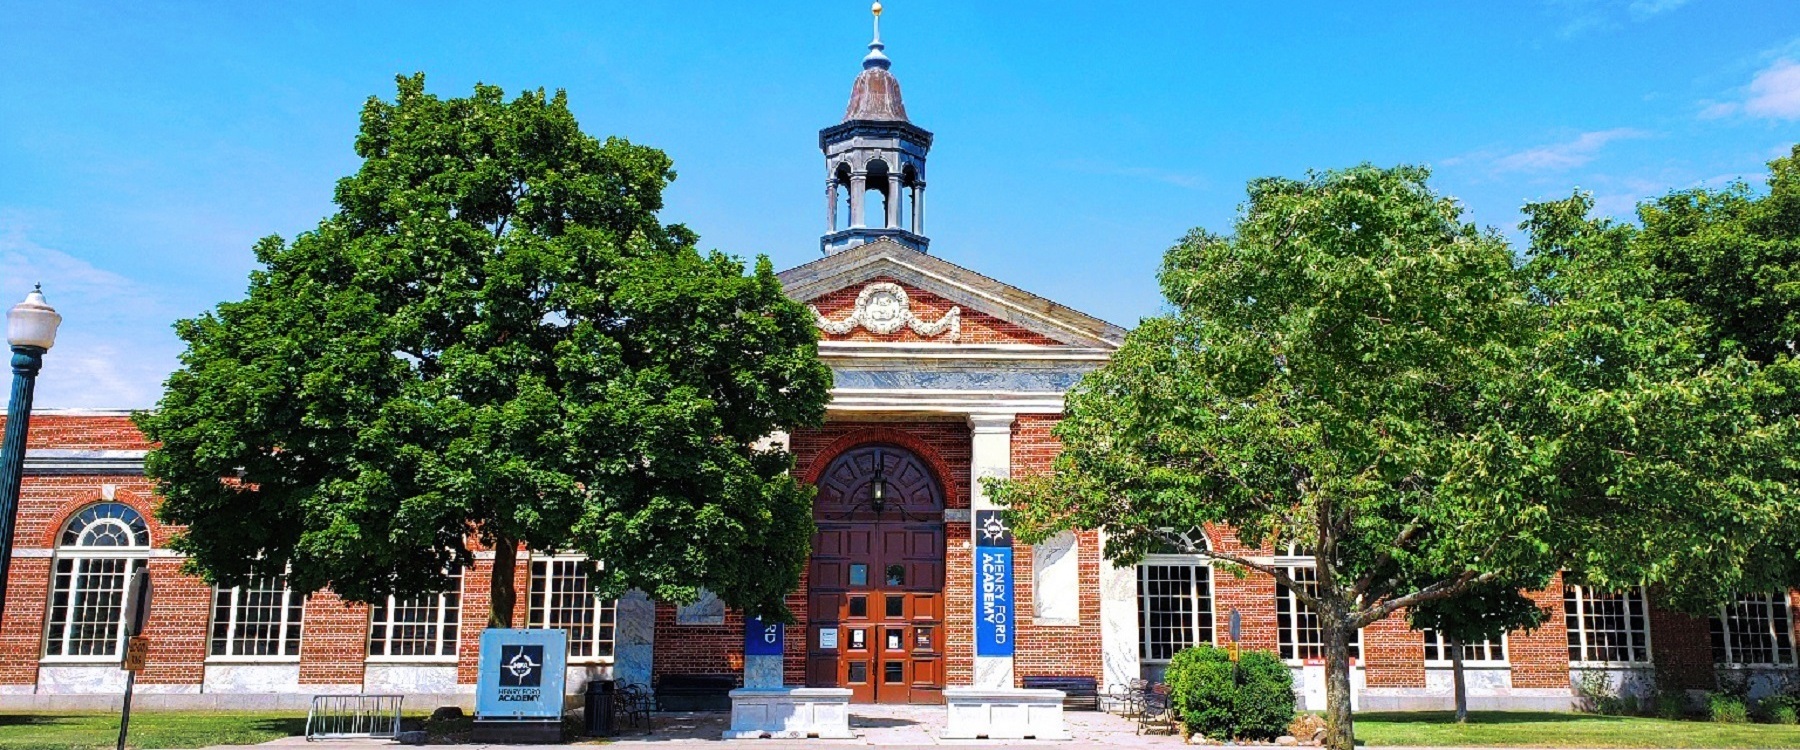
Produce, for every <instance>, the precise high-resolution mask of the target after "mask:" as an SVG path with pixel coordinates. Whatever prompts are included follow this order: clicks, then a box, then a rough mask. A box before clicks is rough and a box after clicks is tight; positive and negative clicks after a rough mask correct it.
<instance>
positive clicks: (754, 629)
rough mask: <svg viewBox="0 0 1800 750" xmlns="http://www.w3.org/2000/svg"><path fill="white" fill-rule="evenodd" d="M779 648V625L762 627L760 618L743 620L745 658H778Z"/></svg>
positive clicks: (780, 643) (770, 624)
mask: <svg viewBox="0 0 1800 750" xmlns="http://www.w3.org/2000/svg"><path fill="white" fill-rule="evenodd" d="M781 647H782V638H781V623H779V622H772V623H769V624H767V625H764V624H763V621H762V618H760V617H746V618H744V655H745V656H780V655H781V650H782V649H781Z"/></svg>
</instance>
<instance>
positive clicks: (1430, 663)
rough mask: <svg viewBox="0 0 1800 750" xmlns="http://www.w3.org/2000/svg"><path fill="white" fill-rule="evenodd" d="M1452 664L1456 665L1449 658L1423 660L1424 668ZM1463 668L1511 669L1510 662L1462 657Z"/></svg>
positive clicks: (1446, 666) (1443, 667) (1435, 667)
mask: <svg viewBox="0 0 1800 750" xmlns="http://www.w3.org/2000/svg"><path fill="white" fill-rule="evenodd" d="M1454 666H1456V662H1453V661H1450V660H1449V659H1444V660H1442V661H1437V660H1426V662H1425V668H1426V669H1449V668H1451V667H1454ZM1463 669H1512V662H1510V661H1475V660H1473V659H1464V660H1463Z"/></svg>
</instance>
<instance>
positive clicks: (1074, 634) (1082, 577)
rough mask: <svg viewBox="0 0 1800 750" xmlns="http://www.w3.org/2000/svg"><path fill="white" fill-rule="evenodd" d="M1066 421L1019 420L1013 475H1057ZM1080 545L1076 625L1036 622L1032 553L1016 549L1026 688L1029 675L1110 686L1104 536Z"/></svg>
mask: <svg viewBox="0 0 1800 750" xmlns="http://www.w3.org/2000/svg"><path fill="white" fill-rule="evenodd" d="M1060 420H1061V417H1059V416H1057V415H1052V414H1021V415H1019V416H1018V418H1017V420H1016V421H1015V422H1014V423H1013V434H1012V475H1013V476H1015V477H1027V476H1036V475H1041V474H1047V473H1049V472H1050V471H1051V468H1052V467H1051V464H1052V462H1053V461H1055V460H1056V455H1057V454H1058V453H1059V452H1061V451H1062V443H1061V441H1059V440H1057V439H1056V436H1055V435H1053V434H1051V432H1050V431H1051V429H1052V428H1054V427H1056V423H1057V422H1058V421H1060ZM964 538H967V537H964ZM1075 546H1076V555H1075V561H1076V571H1077V573H1076V581H1077V585H1078V592H1077V600H1076V601H1077V611H1078V613H1079V620H1078V623H1079V624H1076V625H1039V624H1037V623H1036V622H1035V621H1034V619H1033V616H1032V613H1033V612H1035V611H1036V603H1035V600H1034V595H1035V591H1034V582H1035V576H1034V575H1033V571H1032V560H1033V556H1032V548H1031V546H1030V545H1027V544H1022V543H1018V544H1015V547H1014V549H1013V586H1014V588H1013V606H1014V607H1015V608H1016V610H1015V612H1014V622H1015V623H1016V627H1017V634H1018V641H1017V643H1016V649H1015V652H1014V655H1013V675H1014V677H1015V679H1016V681H1017V682H1018V683H1019V685H1020V686H1023V685H1024V680H1023V678H1024V677H1025V676H1026V675H1088V676H1092V677H1093V678H1094V679H1096V680H1099V681H1100V682H1102V683H1104V682H1105V681H1106V676H1105V674H1104V670H1103V668H1102V667H1101V656H1100V638H1101V636H1100V633H1101V629H1100V535H1099V534H1098V533H1097V532H1092V531H1084V532H1080V533H1078V534H1076V535H1075ZM970 585H971V586H972V585H973V584H972V583H971V584H970Z"/></svg>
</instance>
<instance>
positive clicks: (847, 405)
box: [825, 388, 1063, 419]
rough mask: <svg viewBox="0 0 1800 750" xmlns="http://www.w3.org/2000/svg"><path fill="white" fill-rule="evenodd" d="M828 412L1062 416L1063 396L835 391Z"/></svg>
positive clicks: (905, 391) (970, 392)
mask: <svg viewBox="0 0 1800 750" xmlns="http://www.w3.org/2000/svg"><path fill="white" fill-rule="evenodd" d="M825 409H826V411H827V412H836V413H843V414H855V413H870V412H877V413H895V414H901V413H905V414H953V415H971V414H993V415H1005V416H1006V417H1007V418H1008V419H1011V418H1012V417H1013V415H1015V414H1061V413H1062V411H1063V397H1062V394H1061V393H1045V392H1037V391H1027V392H1019V391H940V390H928V389H916V390H897V389H885V388H834V389H832V391H831V403H830V404H828V405H827V406H826V407H825Z"/></svg>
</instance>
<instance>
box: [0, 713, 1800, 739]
mask: <svg viewBox="0 0 1800 750" xmlns="http://www.w3.org/2000/svg"><path fill="white" fill-rule="evenodd" d="M1356 739H1357V740H1358V741H1359V742H1362V743H1367V744H1368V745H1371V746H1377V745H1389V746H1392V745H1436V746H1445V745H1464V746H1472V747H1619V748H1630V747H1636V748H1660V747H1668V748H1762V747H1788V748H1792V747H1800V726H1776V725H1772V724H1714V723H1712V722H1708V721H1670V720H1668V719H1647V718H1641V717H1636V716H1596V715H1593V714H1575V713H1550V712H1534V711H1471V712H1469V723H1468V724H1465V725H1460V726H1459V725H1457V723H1456V717H1455V715H1454V714H1452V713H1451V712H1449V711H1420V712H1407V713H1358V714H1357V715H1356ZM0 747H4V746H0Z"/></svg>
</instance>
